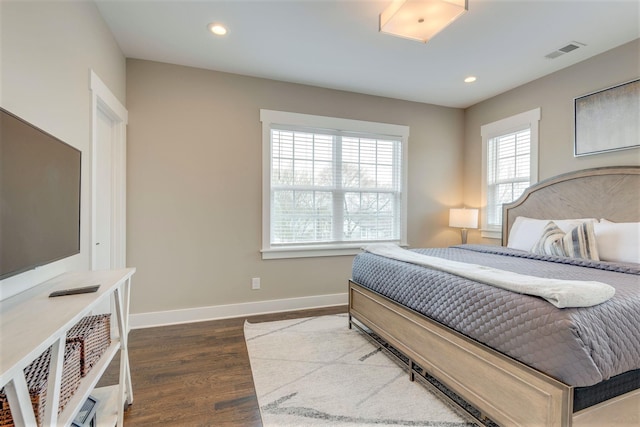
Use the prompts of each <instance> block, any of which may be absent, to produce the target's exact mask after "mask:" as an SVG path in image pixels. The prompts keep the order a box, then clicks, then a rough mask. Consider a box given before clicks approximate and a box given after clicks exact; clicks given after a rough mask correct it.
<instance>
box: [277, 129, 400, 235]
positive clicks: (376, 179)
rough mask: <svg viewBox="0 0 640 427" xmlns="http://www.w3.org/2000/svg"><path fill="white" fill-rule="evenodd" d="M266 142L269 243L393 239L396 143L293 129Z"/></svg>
mask: <svg viewBox="0 0 640 427" xmlns="http://www.w3.org/2000/svg"><path fill="white" fill-rule="evenodd" d="M271 138H272V141H271V168H272V169H271V178H272V179H271V185H272V187H271V194H272V197H271V200H272V202H271V229H270V230H271V244H276V245H294V244H303V243H324V242H356V241H367V240H400V237H401V236H400V226H399V224H401V222H402V221H400V215H403V212H401V206H400V205H401V203H400V200H401V190H402V189H401V187H400V186H401V182H402V180H401V179H400V173H401V166H402V164H401V141H400V140H397V141H396V140H390V139H377V138H375V137H364V136H341V135H340V134H339V133H335V134H330V133H328V132H322V131H320V132H317V133H314V132H311V131H298V130H291V131H287V130H272V132H271ZM334 215H335V217H334Z"/></svg>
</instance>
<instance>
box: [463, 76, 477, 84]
mask: <svg viewBox="0 0 640 427" xmlns="http://www.w3.org/2000/svg"><path fill="white" fill-rule="evenodd" d="M475 81H476V78H475V77H474V76H469V77H467V78H466V79H464V82H465V83H473V82H475Z"/></svg>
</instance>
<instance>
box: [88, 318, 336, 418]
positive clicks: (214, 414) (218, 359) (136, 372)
mask: <svg viewBox="0 0 640 427" xmlns="http://www.w3.org/2000/svg"><path fill="white" fill-rule="evenodd" d="M346 311H347V308H346V306H343V307H332V308H324V309H315V310H304V311H296V312H287V313H277V314H269V315H262V316H253V317H247V318H236V319H225V320H214V321H209V322H198V323H189V324H184V325H174V326H163V327H158V328H147V329H136V330H133V331H131V332H130V334H129V360H130V365H131V381H132V383H133V397H134V401H133V405H131V406H130V407H129V409H128V410H127V411H126V412H125V417H124V423H125V425H127V426H146V425H149V426H158V425H178V426H242V427H254V426H255V427H259V426H262V423H261V421H260V411H259V409H258V401H257V399H256V393H255V389H254V387H253V378H252V376H251V367H250V364H249V356H248V354H247V347H246V345H245V341H244V333H243V325H244V321H245V320H248V321H249V322H268V321H274V320H284V319H294V318H300V317H310V316H320V315H327V314H335V313H345V312H346ZM116 359H117V358H116ZM117 379H118V363H117V361H114V363H112V365H111V366H110V367H109V369H107V372H106V373H105V375H104V376H103V378H102V380H101V382H100V384H99V385H101V386H102V385H110V384H115V383H117Z"/></svg>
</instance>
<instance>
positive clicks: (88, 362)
mask: <svg viewBox="0 0 640 427" xmlns="http://www.w3.org/2000/svg"><path fill="white" fill-rule="evenodd" d="M110 319H111V314H99V315H96V316H87V317H84V318H82V320H80V321H79V322H78V323H77V324H76V325H75V326H74V327H73V328H71V329H70V330H69V332H67V342H78V343H80V354H81V356H80V374H81V375H82V376H83V377H84V376H85V375H87V373H88V372H89V371H90V370H91V368H92V367H93V365H95V364H96V362H97V361H98V360H99V359H100V356H102V354H103V353H104V352H105V350H106V349H107V347H109V345H110V344H111V320H110Z"/></svg>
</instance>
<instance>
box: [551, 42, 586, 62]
mask: <svg viewBox="0 0 640 427" xmlns="http://www.w3.org/2000/svg"><path fill="white" fill-rule="evenodd" d="M583 46H586V44H584V43H580V42H571V43H569V44H568V45H566V46H563V47H561V48H560V49H558V50H554V51H553V52H551V53H549V54H548V55H545V56H544V57H545V58H547V59H555V58H557V57H559V56H562V55H564V54H565V53H569V52H573V51H574V50H576V49H579V48H581V47H583Z"/></svg>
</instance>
